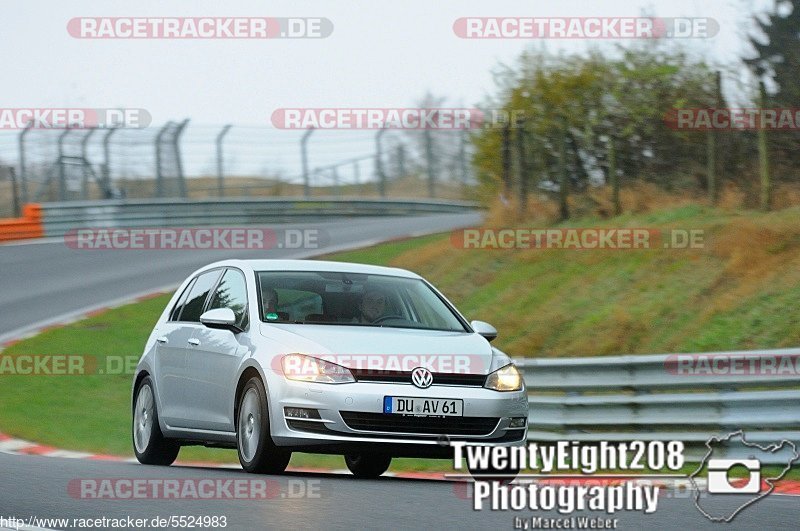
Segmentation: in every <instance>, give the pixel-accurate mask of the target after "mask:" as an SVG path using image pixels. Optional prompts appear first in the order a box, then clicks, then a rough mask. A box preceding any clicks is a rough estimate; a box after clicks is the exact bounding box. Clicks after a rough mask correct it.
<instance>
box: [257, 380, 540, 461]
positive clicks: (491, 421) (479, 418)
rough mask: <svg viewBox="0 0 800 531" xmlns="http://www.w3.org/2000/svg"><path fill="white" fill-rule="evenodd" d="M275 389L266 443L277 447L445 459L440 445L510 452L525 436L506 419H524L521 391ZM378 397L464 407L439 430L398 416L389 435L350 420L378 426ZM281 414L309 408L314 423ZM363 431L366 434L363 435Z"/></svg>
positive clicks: (361, 385) (286, 385) (359, 385)
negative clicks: (505, 448)
mask: <svg viewBox="0 0 800 531" xmlns="http://www.w3.org/2000/svg"><path fill="white" fill-rule="evenodd" d="M276 384H277V386H278V387H279V390H278V391H279V392H277V393H276V392H275V391H276V390H275V389H270V398H271V402H270V408H271V411H270V413H271V415H270V418H271V419H272V426H271V431H272V438H273V440H274V441H275V444H277V445H278V446H285V447H295V448H296V449H299V450H306V451H314V452H329V453H342V452H344V451H350V450H354V451H355V449H359V448H361V449H368V450H369V451H374V452H383V453H390V454H392V455H395V456H398V457H399V456H406V455H407V456H431V457H437V456H440V457H448V456H449V455H451V452H450V451H449V448H448V446H447V442H448V441H468V442H470V443H475V444H482V445H490V446H511V445H519V444H524V442H525V439H526V435H527V421H526V424H525V426H524V427H520V428H511V427H510V426H509V424H510V422H511V419H512V418H520V417H522V418H525V419H527V417H528V397H527V393H526V392H525V390H524V389H523V390H522V391H513V392H498V391H493V390H491V389H485V388H482V387H466V386H445V385H433V386H431V387H429V388H428V389H419V388H417V387H415V386H413V385H410V384H399V383H392V384H387V383H367V382H356V383H348V384H315V383H305V382H291V381H286V380H282V381H280V382H277V383H276ZM386 396H399V397H415V398H441V399H460V400H463V401H464V402H463V403H464V410H463V412H464V416H463V417H445V418H443V419H441V429H438V424H439V422H438V421H434V420H432V419H426V420H423V421H421V422H420V423H419V425H418V426H415V421H414V419H415V417H411V418H409V417H403V419H402V420H403V422H401V423H392V424H395V425H393V426H392V429H391V431H388V430H387V429H381V428H379V427H377V426H379V425H380V424H381V423H376V422H371V423H370V422H365V421H364V422H355V421H354V418H360V419H363V418H365V417H366V418H371V419H373V420H381V419H380V418H379V417H381V416H383V415H385V414H384V413H383V403H384V397H386ZM285 408H307V409H314V410H317V411H318V412H319V419H302V420H300V419H293V418H287V417H286V415H285ZM343 413H344V415H343ZM359 414H367V415H359ZM343 417H344V418H343ZM387 417H395V416H394V415H387ZM384 418H385V417H384ZM365 425H369V426H371V427H370V428H369V429H363V427H364V426H365ZM478 426H480V428H478ZM487 426H488V427H487ZM359 427H360V428H362V429H357V428H359Z"/></svg>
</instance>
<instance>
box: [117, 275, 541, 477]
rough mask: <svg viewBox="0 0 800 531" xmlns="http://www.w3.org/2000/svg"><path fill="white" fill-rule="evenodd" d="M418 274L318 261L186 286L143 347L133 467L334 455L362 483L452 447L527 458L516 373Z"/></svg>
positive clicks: (269, 467) (482, 327)
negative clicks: (202, 456)
mask: <svg viewBox="0 0 800 531" xmlns="http://www.w3.org/2000/svg"><path fill="white" fill-rule="evenodd" d="M496 335H497V332H496V330H495V329H494V328H493V327H492V326H491V325H488V324H487V323H484V322H480V321H473V322H472V323H469V322H467V320H466V319H464V317H463V316H462V315H461V314H460V313H459V312H458V311H457V310H456V309H455V307H453V305H452V304H451V303H450V302H449V301H448V300H447V299H446V298H445V297H444V296H443V295H442V294H441V293H439V291H437V290H436V289H435V288H434V287H433V286H431V285H430V284H429V283H428V282H427V281H425V280H424V279H423V278H421V277H420V276H418V275H416V274H414V273H411V272H409V271H405V270H402V269H395V268H387V267H377V266H369V265H360V264H349V263H340V262H323V261H312V260H227V261H223V262H217V263H214V264H211V265H208V266H206V267H203V268H202V269H200V270H198V271H196V272H195V273H193V274H192V275H191V276H190V277H189V278H188V279H186V281H184V282H183V284H182V285H181V286H180V288H179V289H178V290H177V291H176V292H175V295H174V296H173V297H172V299H171V300H170V302H169V304H168V305H167V307H166V309H165V310H164V312H163V313H162V314H161V317H160V318H159V319H158V322H157V323H156V325H155V327H154V328H153V332H152V333H151V334H150V337H149V338H148V340H147V344H146V345H145V349H144V354H143V356H142V358H141V360H140V361H139V364H138V367H137V370H136V375H135V378H134V382H133V400H132V405H133V446H134V450H135V452H136V457H137V459H138V460H139V462H141V463H144V464H156V465H170V464H172V463H173V462H174V461H175V459H176V457H177V455H178V451H179V450H180V447H181V446H184V445H205V446H209V447H225V448H237V449H238V453H239V461H240V462H241V464H242V467H243V468H244V469H245V470H247V471H249V472H261V473H279V472H282V471H283V470H284V469H285V468H286V466H287V464H288V463H289V459H290V457H291V454H292V452H310V453H326V454H339V455H344V456H345V461H346V463H347V467H348V468H349V469H350V470H351V471H352V472H353V473H354V474H355V475H356V476H359V477H377V476H379V475H381V474H382V473H384V472H385V471H386V470H387V469H388V468H389V464H390V462H391V459H392V457H439V458H449V457H451V456H452V448H451V447H450V444H449V443H450V442H451V441H468V442H470V443H478V444H485V445H498V446H499V445H502V446H511V445H520V444H524V441H525V438H526V434H527V420H528V400H527V396H526V392H525V385H524V382H523V379H522V377H521V375H520V373H519V372H518V371H517V369H516V367H514V365H513V364H512V362H511V360H510V359H509V357H508V356H506V355H505V354H504V353H502V352H501V351H499V350H497V349H495V348H492V347H491V345H490V344H489V342H490V341H491V340H492V339H494V338H495V336H496Z"/></svg>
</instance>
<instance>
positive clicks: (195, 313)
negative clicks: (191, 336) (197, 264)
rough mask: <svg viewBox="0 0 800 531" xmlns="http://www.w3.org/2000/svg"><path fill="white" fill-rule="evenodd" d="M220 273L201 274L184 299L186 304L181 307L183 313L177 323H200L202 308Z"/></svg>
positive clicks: (217, 271)
mask: <svg viewBox="0 0 800 531" xmlns="http://www.w3.org/2000/svg"><path fill="white" fill-rule="evenodd" d="M219 275H220V271H219V270H216V271H209V272H208V273H203V274H202V275H200V276H199V277H197V280H196V281H195V283H194V286H192V289H191V290H190V291H189V296H188V297H187V298H186V303H185V304H184V306H183V311H182V312H181V316H180V317H179V319H178V320H179V321H186V322H191V323H199V322H200V314H202V313H203V308H204V307H205V305H206V299H207V298H208V293H209V292H210V291H211V289H212V288H213V287H214V284H216V283H217V279H218V278H219Z"/></svg>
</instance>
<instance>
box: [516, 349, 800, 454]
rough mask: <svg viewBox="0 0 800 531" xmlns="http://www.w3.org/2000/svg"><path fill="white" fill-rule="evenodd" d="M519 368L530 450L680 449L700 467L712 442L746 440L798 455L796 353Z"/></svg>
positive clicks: (541, 362)
mask: <svg viewBox="0 0 800 531" xmlns="http://www.w3.org/2000/svg"><path fill="white" fill-rule="evenodd" d="M698 357H699V358H701V359H703V360H707V361H709V364H705V365H703V364H698V363H697V362H696V361H695V362H693V361H692V360H693V359H698ZM715 360H717V361H718V362H721V364H720V365H719V366H717V367H716V368H715V367H714V363H715ZM516 363H517V366H518V367H519V368H520V369H522V370H523V371H524V374H525V383H526V385H527V387H528V393H529V402H530V416H529V433H528V439H529V440H531V441H558V440H575V441H587V442H591V441H602V440H606V441H626V440H680V441H684V442H685V443H686V444H687V454H688V455H689V456H690V457H699V456H700V455H702V453H703V451H704V450H705V448H704V446H703V443H705V442H706V441H708V440H709V439H710V438H711V437H714V436H717V437H722V436H725V435H727V434H729V433H731V432H734V431H737V430H744V432H745V436H746V438H747V440H748V441H749V442H755V443H759V444H762V445H763V444H767V443H772V442H779V441H781V440H783V439H787V440H790V441H793V442H795V444H797V446H798V448H800V348H794V349H782V350H765V351H735V352H712V353H703V354H696V355H691V354H669V355H667V354H661V355H651V356H614V357H594V358H569V359H552V358H551V359H521V360H516ZM753 368H755V369H753ZM726 455H727V456H728V457H737V456H738V457H741V456H743V455H745V456H746V455H747V449H746V448H741V447H731V448H730V449H729V451H728V452H727V453H726ZM770 457H771V458H772V459H768V460H767V461H763V460H762V461H763V462H774V463H784V464H785V463H786V462H788V460H789V458H790V454H789V453H788V451H787V452H783V451H782V452H778V453H776V454H774V455H771V456H770Z"/></svg>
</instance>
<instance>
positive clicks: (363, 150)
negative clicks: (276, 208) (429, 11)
mask: <svg viewBox="0 0 800 531" xmlns="http://www.w3.org/2000/svg"><path fill="white" fill-rule="evenodd" d="M471 156H472V155H471V143H470V141H469V131H465V130H398V129H383V130H380V129H379V130H313V129H309V130H282V129H276V128H272V127H259V126H238V125H196V124H193V123H191V122H190V121H189V120H184V121H180V122H178V121H173V122H168V123H166V124H163V125H162V126H160V127H148V128H141V129H134V128H118V129H103V128H98V129H25V130H18V131H7V132H3V133H2V134H0V165H3V166H10V167H14V168H15V170H16V177H17V181H18V183H17V184H18V194H19V201H20V202H21V203H26V202H37V201H38V202H40V201H69V200H79V199H102V198H151V197H176V198H181V197H182V198H193V199H200V198H213V197H249V196H316V197H319V196H342V197H345V196H355V197H381V196H385V197H409V198H414V197H438V198H444V199H462V198H464V199H466V198H468V197H469V196H470V189H471V188H472V186H473V185H474V182H475V179H474V177H473V175H472V172H471V170H470V166H471V165H470V158H471ZM7 181H8V179H6V180H3V181H0V203H2V205H1V206H0V215H11V214H12V212H11V211H12V206H11V204H12V195H13V194H12V190H11V186H10V183H9V182H7Z"/></svg>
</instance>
